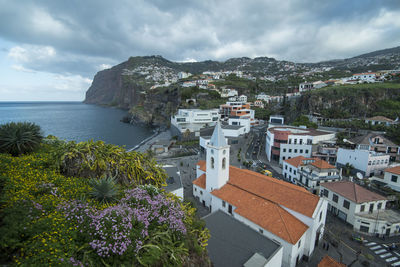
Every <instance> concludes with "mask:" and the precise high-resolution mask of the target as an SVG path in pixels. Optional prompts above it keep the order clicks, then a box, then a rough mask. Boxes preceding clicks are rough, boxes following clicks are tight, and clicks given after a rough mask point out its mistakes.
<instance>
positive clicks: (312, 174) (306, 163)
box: [282, 156, 341, 194]
mask: <svg viewBox="0 0 400 267" xmlns="http://www.w3.org/2000/svg"><path fill="white" fill-rule="evenodd" d="M282 174H283V176H284V177H285V178H287V179H289V180H290V181H291V182H292V183H295V184H297V185H300V186H303V187H305V188H306V189H307V190H309V191H310V192H312V193H313V194H319V191H320V190H319V189H320V184H322V183H325V182H334V181H338V180H340V179H341V175H340V173H339V170H338V169H336V167H335V166H333V165H330V164H329V163H328V162H326V161H324V160H320V159H316V158H305V157H303V156H298V157H295V158H291V159H287V160H284V161H283V169H282Z"/></svg>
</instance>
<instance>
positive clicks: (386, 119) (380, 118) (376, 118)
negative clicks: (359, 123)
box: [367, 116, 393, 122]
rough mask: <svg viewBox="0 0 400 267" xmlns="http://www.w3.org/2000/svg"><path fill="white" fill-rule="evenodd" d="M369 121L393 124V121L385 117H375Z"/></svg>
mask: <svg viewBox="0 0 400 267" xmlns="http://www.w3.org/2000/svg"><path fill="white" fill-rule="evenodd" d="M367 120H369V121H384V122H393V120H392V119H389V118H386V117H385V116H374V117H372V118H368V119H367Z"/></svg>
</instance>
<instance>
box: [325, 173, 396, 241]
mask: <svg viewBox="0 0 400 267" xmlns="http://www.w3.org/2000/svg"><path fill="white" fill-rule="evenodd" d="M321 195H322V196H323V197H324V198H325V199H326V200H327V201H328V202H329V205H328V210H329V211H330V212H332V213H333V215H335V216H338V217H339V218H340V219H342V220H343V221H345V222H347V223H349V224H351V225H353V229H354V230H355V231H359V232H363V233H365V234H370V235H373V234H379V235H388V236H392V235H397V234H398V231H399V229H400V214H398V213H396V212H394V211H392V210H387V209H386V202H387V201H388V200H387V198H386V197H384V196H381V195H379V194H377V193H374V192H372V191H369V190H367V189H365V188H364V187H361V186H359V185H357V184H355V183H353V182H348V181H340V182H333V183H324V184H322V185H321Z"/></svg>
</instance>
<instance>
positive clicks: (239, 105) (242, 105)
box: [219, 101, 250, 118]
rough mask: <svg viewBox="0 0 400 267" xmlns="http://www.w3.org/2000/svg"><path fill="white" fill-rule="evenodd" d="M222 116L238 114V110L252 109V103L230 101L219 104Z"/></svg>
mask: <svg viewBox="0 0 400 267" xmlns="http://www.w3.org/2000/svg"><path fill="white" fill-rule="evenodd" d="M219 110H220V114H221V118H228V117H229V116H236V114H237V112H238V111H241V110H250V104H249V103H246V102H242V101H228V102H226V103H225V104H222V105H220V106H219Z"/></svg>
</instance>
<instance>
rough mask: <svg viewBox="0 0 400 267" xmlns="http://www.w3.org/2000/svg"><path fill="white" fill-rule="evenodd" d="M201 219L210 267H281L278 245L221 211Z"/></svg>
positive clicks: (280, 247) (279, 247)
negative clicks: (207, 237) (204, 225)
mask: <svg viewBox="0 0 400 267" xmlns="http://www.w3.org/2000/svg"><path fill="white" fill-rule="evenodd" d="M203 220H204V221H205V222H206V226H207V229H208V230H209V231H210V235H211V237H210V239H209V240H208V245H207V250H208V255H209V257H210V259H211V262H212V263H213V266H215V267H225V266H230V267H231V266H232V267H235V266H237V267H242V266H245V267H246V266H249V267H250V266H265V267H276V266H281V264H282V254H283V253H282V251H283V248H282V246H281V245H280V244H279V243H277V242H275V241H273V240H271V239H269V238H268V237H266V236H265V235H263V234H261V233H259V232H258V231H255V230H254V229H251V228H250V227H249V226H247V225H245V224H244V223H242V222H240V221H238V220H235V219H234V218H233V217H232V216H230V215H228V214H227V213H225V212H222V211H221V210H219V211H216V212H213V213H211V214H209V215H207V216H205V217H204V218H203ZM232 233H235V234H234V235H233V234H232Z"/></svg>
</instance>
